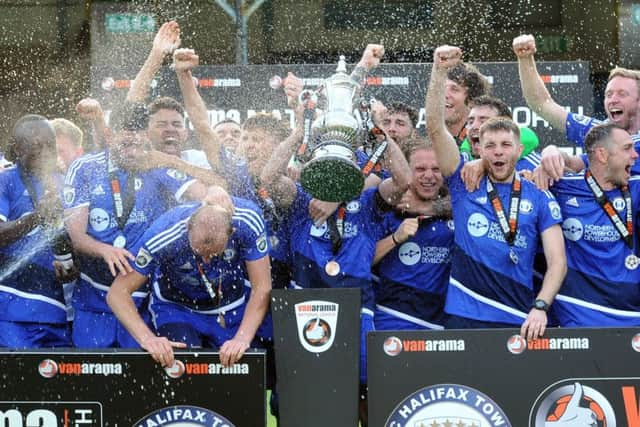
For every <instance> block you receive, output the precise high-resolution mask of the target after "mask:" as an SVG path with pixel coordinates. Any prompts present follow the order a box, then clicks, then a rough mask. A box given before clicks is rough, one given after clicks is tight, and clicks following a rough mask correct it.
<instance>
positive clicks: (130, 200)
mask: <svg viewBox="0 0 640 427" xmlns="http://www.w3.org/2000/svg"><path fill="white" fill-rule="evenodd" d="M108 163H109V164H108V172H109V181H111V194H112V196H113V208H114V210H115V213H116V222H117V223H118V228H119V229H120V230H121V231H122V230H124V226H125V224H126V223H127V220H128V219H129V216H130V215H131V212H132V211H133V205H134V204H135V182H136V177H135V175H129V178H128V179H127V187H126V188H125V193H124V200H123V199H122V193H121V191H120V179H119V178H118V173H117V172H118V168H117V167H115V165H114V164H113V162H111V159H109V162H108Z"/></svg>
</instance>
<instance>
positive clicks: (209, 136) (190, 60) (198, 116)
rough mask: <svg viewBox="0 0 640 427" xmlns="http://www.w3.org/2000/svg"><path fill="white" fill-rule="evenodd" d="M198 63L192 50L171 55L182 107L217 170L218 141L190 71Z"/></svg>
mask: <svg viewBox="0 0 640 427" xmlns="http://www.w3.org/2000/svg"><path fill="white" fill-rule="evenodd" d="M199 61H200V58H199V57H198V55H196V53H195V52H194V51H193V50H192V49H176V51H175V52H174V53H173V64H174V66H175V69H176V76H177V77H178V84H179V85H180V91H181V92H182V98H183V99H184V107H185V109H186V110H187V114H188V115H189V120H190V121H191V123H192V124H193V128H194V129H195V131H196V134H197V135H198V139H199V140H200V145H201V146H202V149H203V150H204V152H205V154H206V155H207V160H209V164H210V165H211V167H212V168H213V169H214V170H218V169H219V167H220V166H221V164H220V149H221V145H220V141H219V140H218V137H217V136H216V134H215V132H214V131H213V129H211V126H210V125H209V117H208V115H207V106H206V105H205V103H204V101H203V100H202V97H201V96H200V94H199V93H198V89H196V85H195V83H194V82H193V76H192V74H191V71H192V70H193V69H194V68H195V67H197V66H198V63H199Z"/></svg>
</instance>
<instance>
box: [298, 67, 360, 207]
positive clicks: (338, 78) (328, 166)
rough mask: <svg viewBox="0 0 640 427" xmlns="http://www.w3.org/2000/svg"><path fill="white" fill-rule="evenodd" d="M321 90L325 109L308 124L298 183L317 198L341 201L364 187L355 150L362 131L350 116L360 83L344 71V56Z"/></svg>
mask: <svg viewBox="0 0 640 427" xmlns="http://www.w3.org/2000/svg"><path fill="white" fill-rule="evenodd" d="M323 91H324V95H325V97H326V109H325V112H324V113H323V114H322V115H321V116H320V117H318V118H317V119H316V120H315V121H314V122H313V124H312V125H311V133H312V136H311V141H310V144H309V150H310V156H309V160H308V161H307V162H306V164H305V165H304V167H303V168H302V172H301V176H300V182H301V184H302V187H303V188H304V189H305V190H306V191H307V192H308V193H309V194H311V195H312V196H313V197H315V198H317V199H320V200H324V201H328V202H344V201H348V200H352V199H354V198H356V197H358V195H359V194H360V192H361V191H362V188H363V186H364V175H363V173H362V172H361V171H360V168H359V167H358V165H357V163H356V156H355V153H354V150H355V149H356V148H357V145H358V140H359V134H360V130H361V124H360V122H359V121H358V120H357V119H356V118H355V117H354V115H353V110H354V100H355V99H356V96H357V95H358V94H359V92H360V84H359V83H358V82H357V81H355V80H354V79H352V78H351V77H350V76H349V74H347V64H346V62H345V58H344V56H340V60H339V61H338V68H337V69H336V73H335V74H334V75H332V76H331V77H329V78H328V79H326V80H325V82H324V85H323Z"/></svg>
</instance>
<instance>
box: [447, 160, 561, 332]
mask: <svg viewBox="0 0 640 427" xmlns="http://www.w3.org/2000/svg"><path fill="white" fill-rule="evenodd" d="M461 159H462V158H461ZM462 165H463V162H462V161H461V162H460V164H459V165H458V168H457V169H456V171H455V173H454V174H453V175H452V176H450V177H449V178H447V184H448V186H449V191H450V193H451V203H452V205H453V212H454V224H455V231H454V235H455V245H454V249H453V255H452V261H451V264H452V267H451V278H450V281H449V288H448V291H447V298H446V302H445V312H447V313H449V314H453V315H457V316H462V317H467V318H470V319H475V320H482V321H488V322H499V323H510V324H514V325H519V324H521V323H522V322H523V321H524V319H526V317H527V314H528V312H529V310H530V306H531V304H532V303H533V301H534V299H535V294H534V290H533V285H532V282H533V260H534V256H535V253H536V249H537V247H538V243H539V240H540V234H541V233H542V232H543V231H545V230H546V229H547V228H549V227H551V226H554V225H556V224H558V223H560V222H561V221H562V216H561V213H560V207H559V206H558V203H557V202H556V200H555V198H554V197H553V195H552V194H551V193H549V192H543V191H540V190H538V189H537V188H536V187H535V185H534V184H532V183H530V182H528V181H525V180H522V181H521V183H522V187H521V188H522V190H521V198H520V210H519V213H518V228H517V233H516V238H515V241H514V243H513V245H512V246H510V245H509V244H507V242H506V240H505V238H504V234H503V232H502V229H501V228H500V225H499V223H498V220H497V218H496V214H495V212H494V210H493V206H492V204H491V200H490V198H489V195H488V194H487V177H486V176H485V177H483V178H482V180H481V182H480V188H479V189H478V190H476V191H473V192H468V191H467V190H466V189H465V186H464V183H463V182H462V179H461V177H460V171H461V169H462ZM494 187H495V189H496V191H497V193H498V196H499V198H500V201H501V202H502V206H503V207H504V210H505V215H506V216H508V215H509V202H510V194H511V184H494ZM510 251H513V253H514V254H515V255H516V257H517V261H518V262H517V263H515V262H513V261H512V260H511V258H512V257H511V256H510Z"/></svg>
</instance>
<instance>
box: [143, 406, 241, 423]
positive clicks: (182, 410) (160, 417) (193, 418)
mask: <svg viewBox="0 0 640 427" xmlns="http://www.w3.org/2000/svg"><path fill="white" fill-rule="evenodd" d="M159 425H162V427H181V426H189V427H199V426H203V427H204V426H207V427H211V426H220V427H234V426H235V424H233V423H232V422H231V421H229V420H228V419H226V418H225V417H223V416H222V415H220V414H218V413H216V412H213V411H211V410H209V409H206V408H200V407H198V406H184V405H179V406H171V407H168V408H162V409H159V410H157V411H154V412H152V413H150V414H148V415H146V416H145V417H143V418H141V419H139V420H138V421H136V422H135V424H134V426H159Z"/></svg>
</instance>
